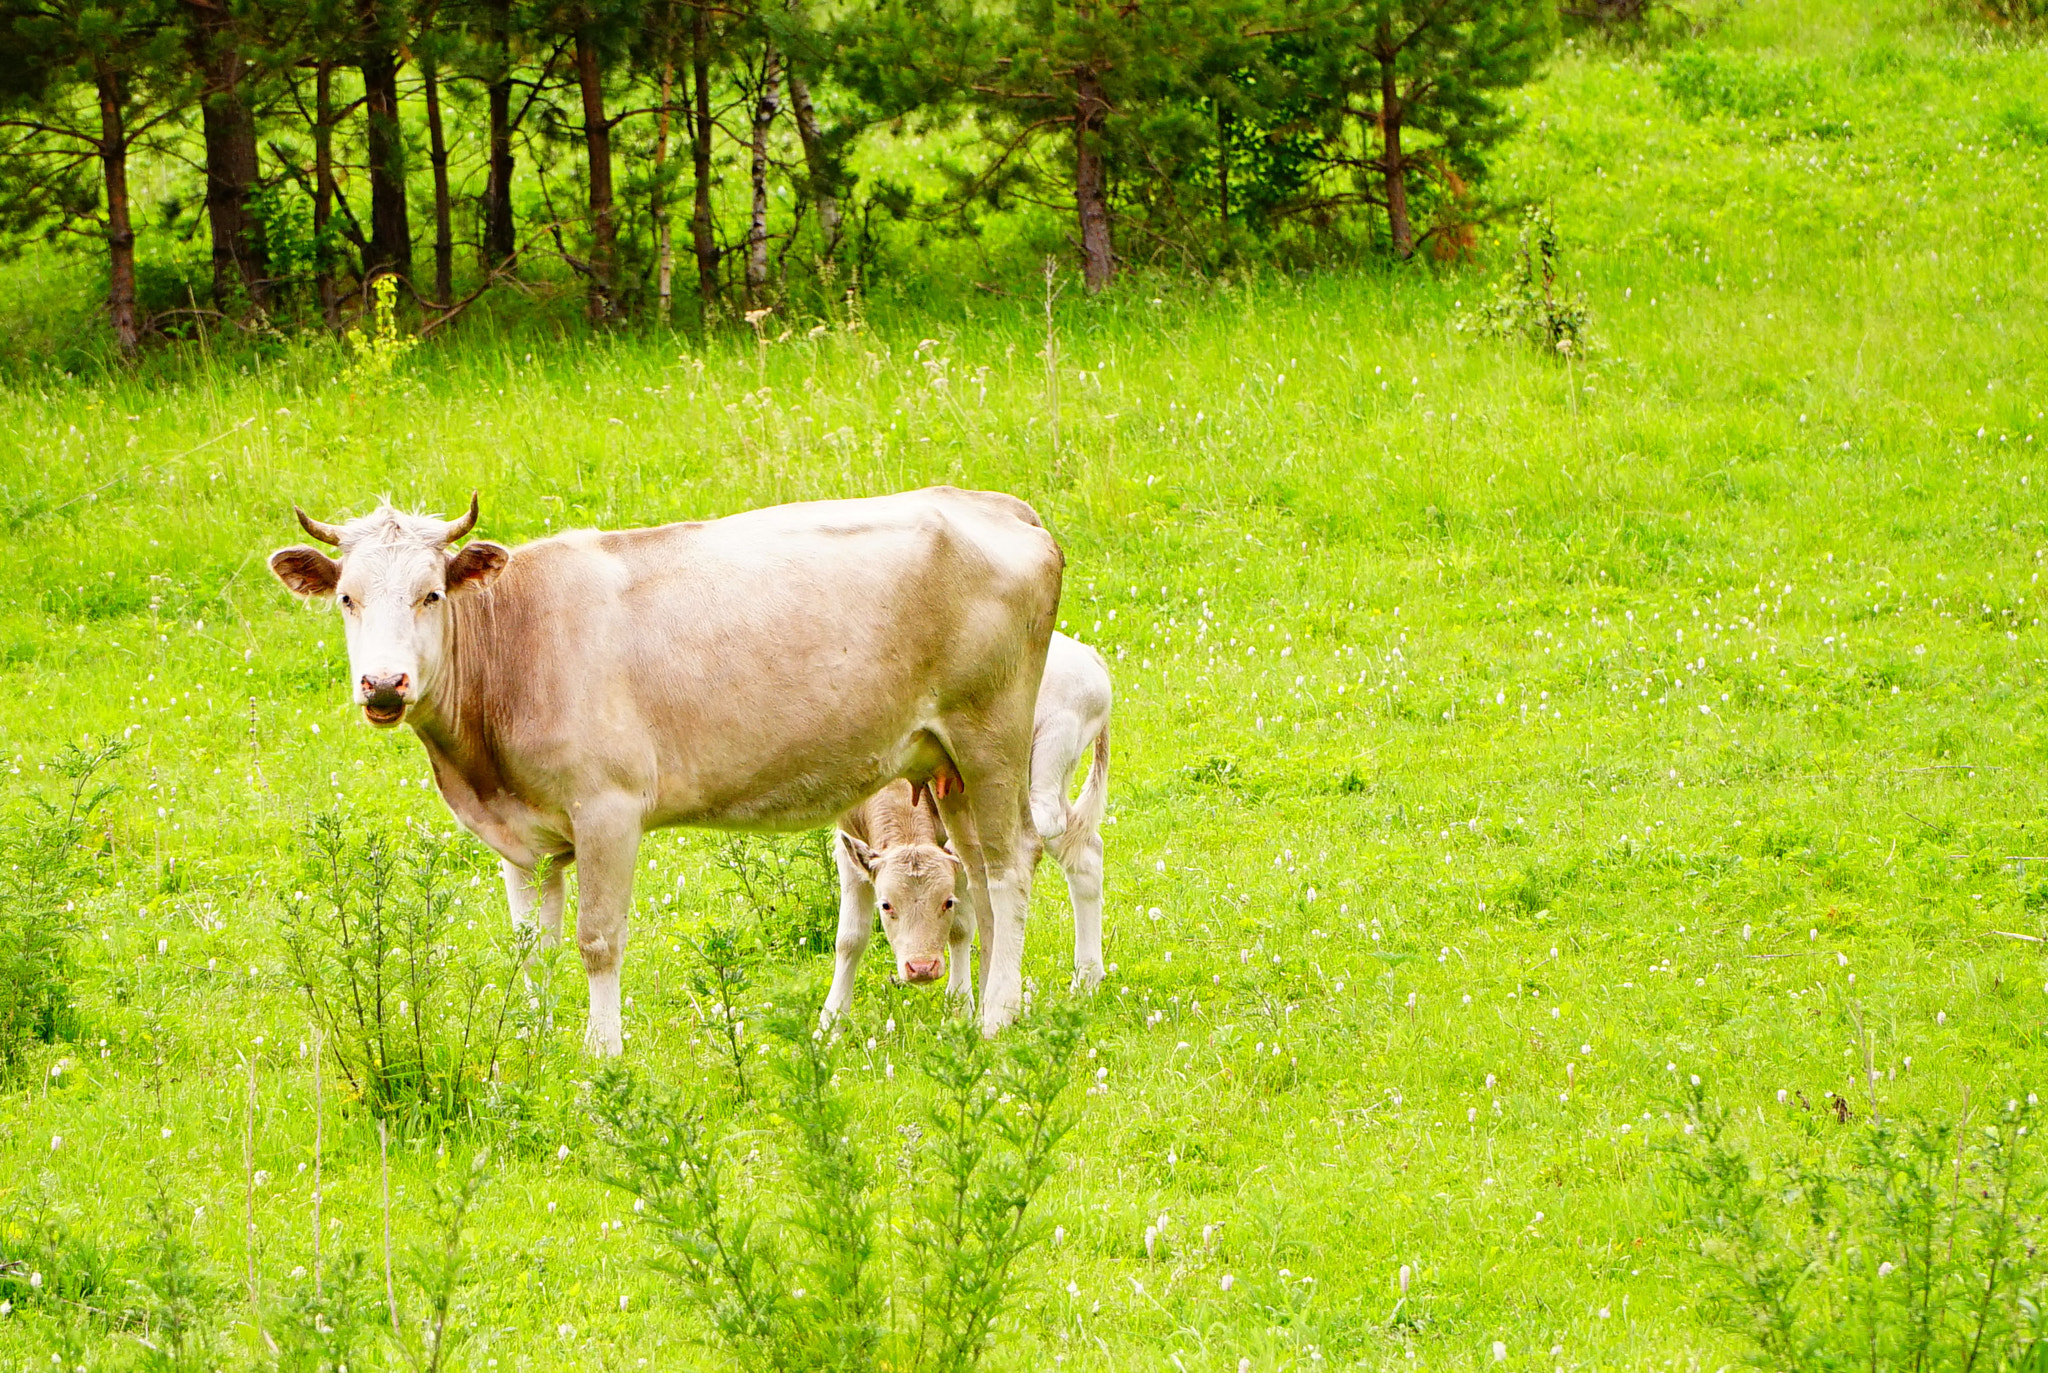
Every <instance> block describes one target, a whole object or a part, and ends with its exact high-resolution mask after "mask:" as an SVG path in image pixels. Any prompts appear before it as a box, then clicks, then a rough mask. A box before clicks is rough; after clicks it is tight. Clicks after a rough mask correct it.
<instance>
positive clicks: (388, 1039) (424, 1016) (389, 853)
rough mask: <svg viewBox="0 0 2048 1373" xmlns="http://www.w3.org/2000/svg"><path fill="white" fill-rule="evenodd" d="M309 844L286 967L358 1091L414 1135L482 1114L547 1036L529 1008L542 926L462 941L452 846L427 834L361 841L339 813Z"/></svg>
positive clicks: (378, 835)
mask: <svg viewBox="0 0 2048 1373" xmlns="http://www.w3.org/2000/svg"><path fill="white" fill-rule="evenodd" d="M302 839H303V842H304V845H305V856H306V861H305V866H304V868H303V869H302V871H301V875H300V880H301V882H302V883H303V884H304V886H303V887H302V888H300V889H297V890H294V891H293V892H291V893H290V894H288V895H286V896H285V897H283V899H282V902H281V905H282V907H283V915H284V919H283V921H282V924H281V927H280V928H281V933H282V935H283V942H284V948H285V954H286V966H287V968H288V970H289V972H290V976H291V979H292V981H293V983H294V984H295V985H296V986H297V987H298V989H299V991H300V992H301V993H302V994H303V995H304V997H305V999H306V1004H307V1006H308V1008H309V1009H310V1010H311V1011H312V1014H313V1018H314V1021H315V1022H316V1023H317V1024H318V1025H319V1026H320V1028H321V1029H322V1030H323V1031H324V1032H325V1034H326V1042H327V1046H328V1048H329V1049H330V1050H331V1052H332V1054H333V1056H334V1063H335V1066H336V1067H337V1068H338V1069H339V1070H340V1072H341V1075H342V1078H343V1080H344V1081H345V1082H346V1083H347V1086H348V1089H349V1092H350V1093H351V1094H352V1095H353V1096H354V1098H355V1099H356V1100H357V1101H358V1102H359V1103H360V1104H361V1105H362V1106H363V1107H364V1109H366V1110H368V1111H369V1112H371V1113H372V1114H373V1115H376V1116H379V1117H383V1118H386V1119H390V1120H394V1121H396V1122H398V1123H400V1124H401V1125H403V1126H406V1127H409V1128H414V1129H419V1130H434V1129H439V1128H444V1127H446V1126H449V1125H455V1124H460V1123H465V1122H471V1121H475V1120H477V1119H478V1113H479V1109H480V1108H481V1107H482V1105H483V1104H484V1102H485V1101H486V1100H488V1099H489V1096H490V1093H491V1091H492V1088H493V1084H494V1083H495V1082H496V1081H497V1080H498V1077H499V1072H500V1068H501V1065H502V1063H503V1060H504V1058H505V1055H506V1052H507V1049H508V1047H509V1045H510V1044H511V1043H512V1041H513V1040H514V1038H515V1036H516V1037H520V1038H530V1037H532V1036H533V1035H536V1034H540V1033H543V1032H544V1030H545V1025H544V1023H534V1022H526V1023H522V1016H521V1014H520V1012H521V1001H522V997H521V994H520V990H519V989H520V985H521V982H522V980H523V978H524V968H525V964H526V961H527V959H528V958H529V957H530V956H532V955H533V953H534V952H535V945H536V941H537V940H538V938H539V935H538V932H537V931H533V930H522V931H518V932H516V933H515V935H514V936H513V937H512V938H511V939H510V940H508V941H505V942H502V943H496V944H494V945H485V946H483V947H478V946H477V945H476V943H475V942H474V941H467V940H464V939H462V938H461V937H460V935H459V933H458V931H457V930H456V928H455V920H456V918H455V915H454V914H453V911H452V906H453V904H454V891H453V889H452V881H451V879H452V867H453V861H452V857H451V854H450V852H449V847H448V842H447V840H445V839H444V838H442V837H441V836H440V835H439V834H437V833H435V832H434V831H433V830H431V829H428V828H426V827H424V826H420V827H417V828H415V829H413V830H412V831H411V832H410V833H401V834H400V835H399V836H397V837H394V836H393V835H391V834H389V833H387V832H384V831H380V830H371V831H369V832H367V833H361V834H356V833H351V831H350V828H349V826H348V824H347V823H346V822H345V821H343V820H342V819H341V818H340V817H339V816H337V815H333V814H327V815H322V816H320V817H319V818H318V819H316V820H315V821H314V822H313V824H312V825H311V826H310V827H309V828H308V829H307V830H306V831H305V833H304V835H303V836H302ZM529 999H530V1000H531V1001H533V1002H535V1003H537V1001H538V998H529ZM528 1009H533V1007H531V1006H529V1007H528Z"/></svg>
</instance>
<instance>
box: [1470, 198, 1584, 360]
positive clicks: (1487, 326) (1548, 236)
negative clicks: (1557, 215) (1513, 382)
mask: <svg viewBox="0 0 2048 1373" xmlns="http://www.w3.org/2000/svg"><path fill="white" fill-rule="evenodd" d="M1591 319H1592V311H1591V309H1590V308H1589V307H1588V306H1587V304H1586V298H1585V296H1584V295H1583V294H1572V295H1569V296H1566V295H1561V294H1560V293H1559V291H1558V286H1557V224H1556V221H1554V220H1552V219H1551V217H1550V216H1549V214H1548V213H1546V212H1545V211H1544V210H1542V209H1541V208H1539V207H1537V206H1534V205H1532V206H1530V207H1529V208H1528V210H1527V211H1526V212H1524V215H1523V221H1522V233H1521V238H1520V240H1519V241H1518V243H1517V245H1516V248H1515V256H1514V261H1513V264H1512V265H1511V266H1510V268H1509V270H1508V272H1507V274H1506V275H1505V276H1503V277H1502V278H1501V279H1500V280H1499V281H1498V282H1496V283H1495V284H1494V288H1493V299H1491V300H1489V301H1487V302H1486V303H1485V304H1483V305H1481V306H1480V307H1479V308H1478V309H1477V310H1474V311H1470V312H1468V313H1466V314H1464V315H1461V316H1459V318H1458V320H1457V321H1456V327H1457V328H1459V329H1461V330H1465V331H1467V332H1470V333H1477V334H1484V335H1487V336H1489V337H1492V338H1500V339H1523V340H1525V341H1527V342H1529V343H1532V344H1534V345H1535V346H1536V347H1538V348H1541V349H1543V350H1544V351H1545V352H1547V353H1549V354H1551V355H1553V356H1556V357H1563V358H1572V357H1581V356H1584V354H1585V351H1586V347H1587V342H1588V340H1587V336H1586V329H1587V325H1588V324H1589V323H1590V322H1591Z"/></svg>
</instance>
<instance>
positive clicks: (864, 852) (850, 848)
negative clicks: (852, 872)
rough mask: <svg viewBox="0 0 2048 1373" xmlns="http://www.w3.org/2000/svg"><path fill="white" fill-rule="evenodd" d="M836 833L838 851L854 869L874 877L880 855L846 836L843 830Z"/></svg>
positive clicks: (848, 835) (851, 837)
mask: <svg viewBox="0 0 2048 1373" xmlns="http://www.w3.org/2000/svg"><path fill="white" fill-rule="evenodd" d="M837 833H838V835H839V851H840V852H841V853H843V854H845V855H846V856H847V858H848V859H849V860H850V861H851V862H852V863H853V865H854V866H855V867H857V868H859V869H860V870H861V871H862V872H864V873H866V874H867V875H868V876H869V877H870V878H872V877H873V876H874V875H875V865H876V864H877V863H879V862H881V855H879V854H877V853H876V852H875V851H874V850H873V849H871V848H869V847H868V846H867V845H866V844H863V843H862V842H861V841H860V840H858V839H856V838H854V837H853V836H852V835H850V834H848V833H847V832H846V831H845V830H839V831H837Z"/></svg>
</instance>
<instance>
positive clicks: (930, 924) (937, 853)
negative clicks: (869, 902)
mask: <svg viewBox="0 0 2048 1373" xmlns="http://www.w3.org/2000/svg"><path fill="white" fill-rule="evenodd" d="M839 843H840V847H842V848H843V849H844V850H845V851H846V856H847V857H848V858H851V859H852V860H853V861H854V862H855V863H856V864H858V865H859V866H860V868H861V870H862V871H864V872H866V873H867V875H868V880H869V881H871V882H873V883H874V884H875V904H876V905H877V906H879V907H880V908H881V911H882V933H883V934H884V935H885V936H886V937H887V938H888V940H889V950H890V952H891V953H893V954H895V955H896V975H897V977H899V978H901V979H902V980H903V981H905V982H911V983H922V982H936V981H938V980H939V979H940V978H942V977H944V976H945V975H946V945H947V944H948V943H949V942H950V940H951V937H952V932H953V926H954V923H955V922H956V921H958V920H961V919H962V918H963V917H964V915H965V910H964V908H963V907H961V906H960V904H959V892H958V891H957V887H958V884H959V878H960V868H961V864H960V858H959V856H958V855H957V854H955V853H954V852H953V851H952V850H951V849H948V848H941V847H939V846H938V845H937V844H892V845H890V846H889V847H888V848H886V849H879V850H878V849H872V848H869V847H868V846H867V845H866V844H863V843H862V842H861V841H860V840H858V839H856V838H854V837H853V836H852V835H850V834H848V833H846V832H845V831H844V830H841V831H839Z"/></svg>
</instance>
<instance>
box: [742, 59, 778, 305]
mask: <svg viewBox="0 0 2048 1373" xmlns="http://www.w3.org/2000/svg"><path fill="white" fill-rule="evenodd" d="M781 85H782V64H781V60H780V59H779V58H777V56H776V55H775V45H774V44H773V43H770V44H768V45H767V50H766V52H765V53H764V54H763V55H762V58H761V92H760V96H759V98H757V99H756V100H755V101H754V146H753V153H754V156H753V167H752V175H753V183H754V212H753V215H752V217H750V218H749V219H748V221H747V305H748V307H749V308H750V309H755V310H758V309H760V308H761V302H762V301H763V300H764V299H765V298H766V297H767V294H768V130H769V127H770V126H771V125H773V124H774V123H775V115H776V113H777V112H778V111H779V110H780V109H781V108H782V100H781V97H780V96H779V95H778V94H777V91H778V88H779V87H780V86H781Z"/></svg>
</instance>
